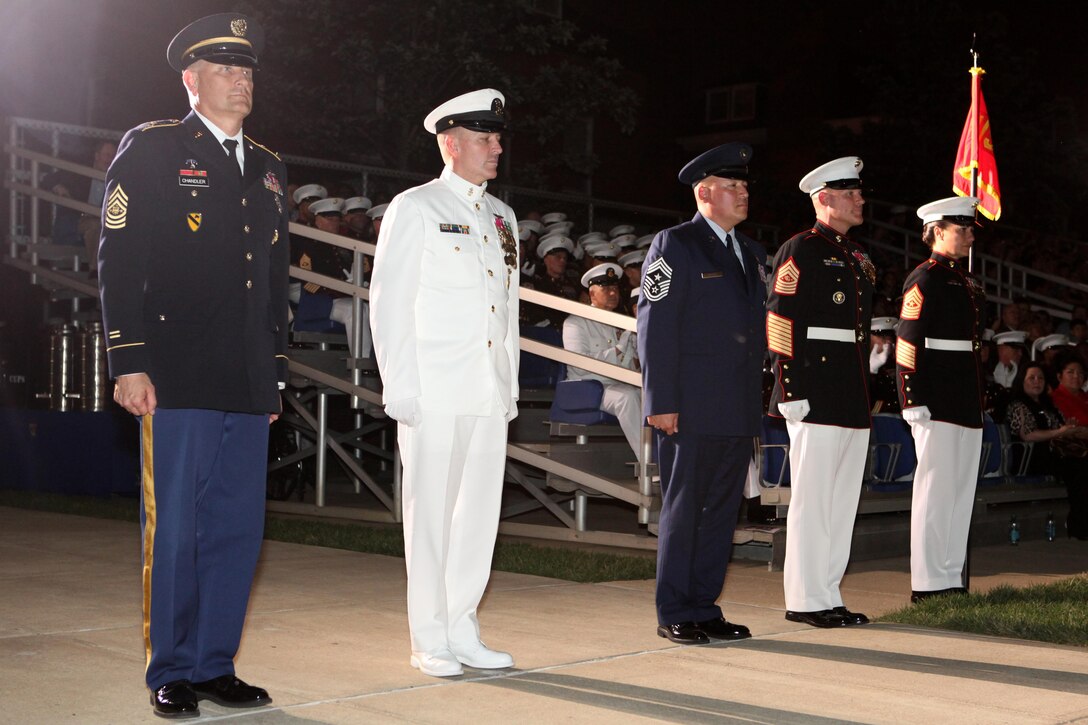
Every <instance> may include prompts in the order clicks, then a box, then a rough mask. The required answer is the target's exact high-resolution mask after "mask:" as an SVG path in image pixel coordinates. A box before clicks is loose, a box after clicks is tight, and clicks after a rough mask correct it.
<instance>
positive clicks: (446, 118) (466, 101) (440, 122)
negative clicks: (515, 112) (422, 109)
mask: <svg viewBox="0 0 1088 725" xmlns="http://www.w3.org/2000/svg"><path fill="white" fill-rule="evenodd" d="M505 103H506V97H505V96H503V94H501V93H499V92H498V91H496V90H495V89H494V88H483V89H481V90H478V91H471V92H469V93H464V94H462V95H460V96H457V97H456V98H451V99H450V100H448V101H446V102H445V103H443V104H442V105H440V106H439V107H438V108H436V109H434V110H433V111H431V112H430V113H428V114H427V117H426V118H425V119H423V126H424V127H425V128H426V129H427V130H428V131H430V132H431V133H442V132H443V131H448V130H450V129H451V128H457V127H458V126H460V127H462V128H467V129H469V130H470V131H478V132H479V133H498V132H499V131H505V130H506V108H505V106H504V105H503V104H505Z"/></svg>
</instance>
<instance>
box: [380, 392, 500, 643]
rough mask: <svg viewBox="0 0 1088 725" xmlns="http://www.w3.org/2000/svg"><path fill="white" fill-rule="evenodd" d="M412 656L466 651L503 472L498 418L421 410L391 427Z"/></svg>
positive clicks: (487, 566)
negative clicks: (400, 466)
mask: <svg viewBox="0 0 1088 725" xmlns="http://www.w3.org/2000/svg"><path fill="white" fill-rule="evenodd" d="M397 436H398V444H399V446H400V453H401V459H402V461H403V463H404V480H403V493H404V553H405V560H406V564H407V569H408V627H409V630H410V633H411V637H412V651H413V652H435V651H437V650H442V649H448V648H451V647H453V648H458V649H462V650H471V649H473V647H474V646H475V644H476V643H477V642H479V640H480V627H479V623H478V622H477V620H476V608H477V606H478V605H479V603H480V599H481V597H483V594H484V589H485V587H486V586H487V580H488V577H489V576H490V573H491V555H492V553H493V551H494V548H495V536H496V533H497V532H498V527H499V508H500V504H501V501H502V481H503V472H504V470H505V467H506V417H505V415H504V414H503V413H502V412H500V406H499V405H498V404H496V406H495V412H494V414H492V415H490V416H484V417H480V416H469V415H452V414H446V413H436V412H434V411H428V410H424V411H423V416H422V421H421V422H420V424H419V425H418V426H416V427H415V428H409V427H408V426H406V425H403V424H400V425H398V426H397Z"/></svg>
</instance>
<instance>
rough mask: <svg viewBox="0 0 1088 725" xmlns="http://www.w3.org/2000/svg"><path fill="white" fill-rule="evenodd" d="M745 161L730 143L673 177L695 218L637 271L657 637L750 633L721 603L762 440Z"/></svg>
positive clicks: (756, 259) (759, 288)
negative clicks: (657, 475)
mask: <svg viewBox="0 0 1088 725" xmlns="http://www.w3.org/2000/svg"><path fill="white" fill-rule="evenodd" d="M751 156H752V149H751V147H749V146H748V145H747V144H743V143H729V144H725V145H723V146H719V147H717V148H714V149H711V150H710V151H707V152H706V153H704V154H701V155H700V156H698V157H696V158H695V159H693V160H692V161H690V162H689V163H688V164H687V165H686V166H685V167H684V168H683V169H682V170H681V171H680V174H679V179H680V183H682V184H685V185H688V186H691V187H692V189H693V191H694V194H695V201H696V204H697V205H698V208H699V213H697V214H696V215H695V217H694V218H693V219H692V220H691V221H690V222H685V223H683V224H680V225H678V226H675V227H672V228H670V229H666V230H664V231H662V232H660V233H659V234H658V235H657V237H656V238H655V239H654V241H653V244H652V245H651V246H650V251H649V253H648V254H647V256H646V260H645V263H644V264H643V273H642V294H641V296H640V298H639V303H638V351H639V359H640V361H641V363H642V383H643V411H644V413H645V414H646V415H647V416H648V418H647V422H648V423H649V425H651V426H652V427H653V428H654V429H655V431H654V437H655V442H656V444H657V450H658V459H657V460H658V465H659V467H660V471H661V497H662V502H661V514H660V518H659V523H658V526H659V530H658V545H657V594H656V598H657V618H658V629H657V632H658V635H660V636H661V637H665V638H668V639H669V640H671V641H673V642H678V643H682V644H703V643H706V642H708V641H709V640H710V638H715V639H743V638H745V637H749V636H751V635H750V633H749V631H748V628H747V627H745V626H743V625H740V624H732V623H730V622H728V621H727V620H726V619H725V618H724V617H723V616H722V610H721V609H720V608H719V607H718V605H717V603H716V602H717V599H718V596H719V595H720V594H721V591H722V584H723V582H724V579H725V570H726V567H727V565H728V563H729V556H730V553H731V551H732V546H733V530H734V528H735V527H736V523H737V511H738V508H739V506H740V500H741V493H742V491H743V490H744V483H745V479H746V476H747V474H748V463H749V461H750V460H751V459H752V452H753V447H752V446H753V438H754V437H755V436H757V435H759V422H760V409H761V401H760V384H759V383H760V376H761V372H762V368H763V355H764V347H765V338H764V329H763V320H764V305H765V296H766V260H767V253H766V251H765V250H764V249H763V247H762V246H760V245H759V244H758V243H757V242H755V241H753V240H751V239H749V238H748V237H746V236H744V235H743V234H738V233H737V232H736V229H735V226H736V225H737V224H738V223H740V222H741V221H743V220H744V219H745V218H747V216H748V182H747V179H748V162H749V160H750V159H751Z"/></svg>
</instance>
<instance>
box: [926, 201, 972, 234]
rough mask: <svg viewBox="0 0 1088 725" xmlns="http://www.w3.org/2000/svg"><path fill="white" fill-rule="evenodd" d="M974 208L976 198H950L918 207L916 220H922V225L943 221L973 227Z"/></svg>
mask: <svg viewBox="0 0 1088 725" xmlns="http://www.w3.org/2000/svg"><path fill="white" fill-rule="evenodd" d="M976 206H978V198H977V197H974V196H950V197H948V198H946V199H939V200H937V201H931V202H929V203H928V204H924V205H922V206H920V207H918V218H919V219H921V220H922V224H929V223H930V222H941V221H945V222H952V223H953V224H958V225H960V226H965V227H967V226H973V225H974V223H975V207H976Z"/></svg>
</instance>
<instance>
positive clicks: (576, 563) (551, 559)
mask: <svg viewBox="0 0 1088 725" xmlns="http://www.w3.org/2000/svg"><path fill="white" fill-rule="evenodd" d="M0 506H8V507H11V508H22V509H33V510H36V511H50V512H53V513H61V514H73V515H76V516H89V517H93V518H100V519H115V520H120V521H139V519H140V509H139V501H138V500H137V499H135V498H124V497H119V496H118V497H113V498H102V497H94V496H67V495H64V494H57V493H41V492H37V491H5V490H0ZM264 537H265V539H268V540H269V541H284V542H287V543H292V544H304V545H307V546H324V547H327V548H331V549H346V550H348V551H358V552H362V553H365V554H383V555H385V556H401V557H403V556H404V538H403V537H402V536H401V530H400V528H399V527H391V526H382V525H368V524H365V523H358V522H350V523H345V522H342V521H331V520H316V519H302V518H295V517H290V516H279V515H270V516H268V517H267V518H266V519H265V530H264ZM491 566H492V569H495V570H497V571H506V572H512V573H516V574H533V575H535V576H543V577H549V578H552V579H563V580H566V581H573V582H582V583H592V582H608V581H621V580H631V579H653V578H654V572H655V568H656V567H655V562H654V559H653V558H652V557H647V556H624V555H623V554H611V553H604V552H595V551H585V550H582V549H576V548H572V547H556V546H535V545H533V544H526V543H520V542H504V541H500V542H499V543H498V544H496V546H495V556H494V560H493V562H492V565H491Z"/></svg>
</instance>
